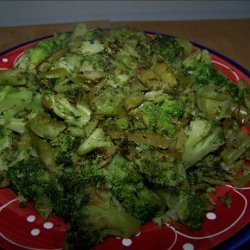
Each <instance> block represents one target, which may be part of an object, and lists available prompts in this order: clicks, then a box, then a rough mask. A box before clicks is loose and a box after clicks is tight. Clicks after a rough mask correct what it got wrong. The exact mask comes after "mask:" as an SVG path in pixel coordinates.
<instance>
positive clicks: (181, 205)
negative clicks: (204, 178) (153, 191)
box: [157, 189, 205, 231]
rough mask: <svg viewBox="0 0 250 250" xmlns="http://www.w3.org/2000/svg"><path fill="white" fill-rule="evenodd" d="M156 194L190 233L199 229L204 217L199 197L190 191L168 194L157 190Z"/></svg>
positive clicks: (165, 191) (162, 190) (203, 209)
mask: <svg viewBox="0 0 250 250" xmlns="http://www.w3.org/2000/svg"><path fill="white" fill-rule="evenodd" d="M157 194H158V195H159V196H160V197H161V199H162V200H163V201H164V202H165V203H166V205H167V206H168V208H169V209H170V210H172V213H175V214H176V215H177V217H178V219H179V220H180V222H182V223H183V224H184V225H185V226H186V227H187V228H188V230H190V231H195V230H198V229H200V228H201V226H202V222H203V220H204V217H205V206H204V204H203V202H202V200H201V199H200V198H199V196H198V195H197V194H196V193H194V192H190V191H182V190H181V191H179V192H178V191H177V192H176V193H174V192H169V191H167V190H164V189H159V190H157Z"/></svg>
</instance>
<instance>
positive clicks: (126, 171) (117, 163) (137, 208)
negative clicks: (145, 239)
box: [103, 155, 164, 223]
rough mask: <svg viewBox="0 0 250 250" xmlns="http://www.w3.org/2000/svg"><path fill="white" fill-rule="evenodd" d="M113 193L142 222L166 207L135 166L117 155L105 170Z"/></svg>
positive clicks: (127, 210)
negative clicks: (145, 182) (144, 181)
mask: <svg viewBox="0 0 250 250" xmlns="http://www.w3.org/2000/svg"><path fill="white" fill-rule="evenodd" d="M103 171H104V175H105V177H106V179H107V183H108V184H109V186H110V190H111V192H112V193H113V194H114V196H115V197H116V198H117V200H118V201H119V202H120V203H121V205H122V206H123V207H124V209H125V210H126V212H128V213H129V214H131V215H133V216H134V217H136V218H137V219H138V220H140V221H141V222H143V223H144V222H146V221H147V220H149V219H150V218H153V217H154V216H155V215H156V213H157V212H159V211H161V210H162V209H163V208H164V206H163V204H162V202H161V200H160V199H159V197H158V196H157V195H156V194H155V193H154V192H153V191H152V190H150V189H149V188H148V187H147V186H146V185H145V184H144V183H143V178H142V177H141V176H140V175H139V174H138V173H137V172H136V170H135V166H133V163H132V162H129V161H128V160H126V159H125V158H124V157H122V156H120V155H115V156H114V157H113V159H112V161H111V163H110V164H109V165H108V166H107V167H106V168H105V169H104V170H103Z"/></svg>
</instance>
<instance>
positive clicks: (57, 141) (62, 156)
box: [50, 133, 81, 167]
mask: <svg viewBox="0 0 250 250" xmlns="http://www.w3.org/2000/svg"><path fill="white" fill-rule="evenodd" d="M80 139H81V138H80V137H78V138H75V137H73V136H71V134H70V133H63V134H60V135H59V136H57V137H54V138H53V139H52V140H51V141H50V144H51V146H52V148H53V151H54V154H55V162H56V164H57V165H64V166H66V167H70V166H72V165H73V164H74V159H75V157H76V152H75V151H76V150H77V148H78V147H79V145H80Z"/></svg>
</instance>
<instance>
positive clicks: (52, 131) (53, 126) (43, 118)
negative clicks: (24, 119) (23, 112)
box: [28, 113, 66, 139]
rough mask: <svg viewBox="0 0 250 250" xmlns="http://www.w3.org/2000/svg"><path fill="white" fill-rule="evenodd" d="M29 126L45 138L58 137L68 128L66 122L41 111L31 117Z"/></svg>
mask: <svg viewBox="0 0 250 250" xmlns="http://www.w3.org/2000/svg"><path fill="white" fill-rule="evenodd" d="M28 127H29V129H30V130H31V131H32V132H33V133H34V134H36V135H37V136H39V137H42V138H45V139H52V138H55V137H57V136H58V135H59V134H60V133H61V132H62V131H64V130H65V128H66V126H65V124H64V123H62V122H60V121H57V120H55V119H52V118H51V117H50V115H49V114H47V113H39V114H38V115H37V116H35V117H34V118H32V119H30V120H29V122H28Z"/></svg>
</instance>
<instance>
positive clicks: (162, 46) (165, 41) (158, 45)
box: [153, 35, 192, 66]
mask: <svg viewBox="0 0 250 250" xmlns="http://www.w3.org/2000/svg"><path fill="white" fill-rule="evenodd" d="M153 45H154V47H153V49H154V52H155V53H156V55H158V56H159V57H160V58H161V59H162V60H164V61H165V62H166V63H167V64H168V65H171V66H173V64H176V62H179V61H181V60H183V59H184V58H185V57H186V56H187V55H189V54H190V53H191V51H192V44H191V43H190V42H188V41H187V40H181V39H177V38H173V37H166V36H164V35H156V36H155V38H154V40H153Z"/></svg>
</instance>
